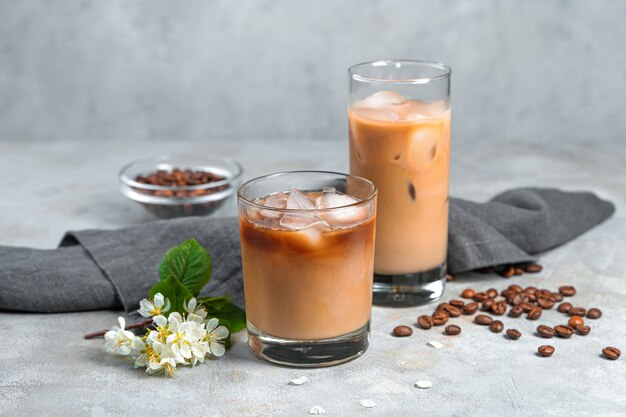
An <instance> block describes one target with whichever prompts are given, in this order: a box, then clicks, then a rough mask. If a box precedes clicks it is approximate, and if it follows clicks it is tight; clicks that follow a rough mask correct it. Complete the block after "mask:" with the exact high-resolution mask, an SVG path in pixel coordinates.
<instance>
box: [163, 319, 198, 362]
mask: <svg viewBox="0 0 626 417" xmlns="http://www.w3.org/2000/svg"><path fill="white" fill-rule="evenodd" d="M205 337H206V330H205V329H204V325H203V324H200V323H198V322H195V321H185V322H183V323H181V324H180V326H178V328H177V329H176V331H175V332H173V333H171V334H170V335H169V336H168V337H167V341H166V342H167V345H168V346H169V347H170V348H171V349H172V353H173V354H174V355H175V356H180V357H182V358H183V359H185V363H186V364H187V361H189V364H191V365H192V366H194V365H195V364H196V363H197V362H203V361H204V357H205V356H206V354H207V353H208V343H207V342H206V340H205Z"/></svg>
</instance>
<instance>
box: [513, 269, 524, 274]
mask: <svg viewBox="0 0 626 417" xmlns="http://www.w3.org/2000/svg"><path fill="white" fill-rule="evenodd" d="M524 272H525V271H524V270H523V269H522V268H515V272H514V274H515V275H524Z"/></svg>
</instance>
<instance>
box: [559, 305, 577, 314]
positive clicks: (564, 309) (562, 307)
mask: <svg viewBox="0 0 626 417" xmlns="http://www.w3.org/2000/svg"><path fill="white" fill-rule="evenodd" d="M572 307H573V305H572V303H561V304H559V306H558V307H557V308H556V309H557V311H558V312H560V313H566V314H567V312H568V311H570V309H571V308H572Z"/></svg>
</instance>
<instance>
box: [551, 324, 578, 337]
mask: <svg viewBox="0 0 626 417" xmlns="http://www.w3.org/2000/svg"><path fill="white" fill-rule="evenodd" d="M554 331H555V332H556V334H557V336H559V337H563V338H566V339H567V338H569V337H572V335H573V334H574V329H572V328H571V327H569V326H561V325H559V326H555V327H554Z"/></svg>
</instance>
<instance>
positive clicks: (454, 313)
mask: <svg viewBox="0 0 626 417" xmlns="http://www.w3.org/2000/svg"><path fill="white" fill-rule="evenodd" d="M442 310H444V311H445V312H447V313H448V315H449V316H450V317H459V316H460V315H461V309H460V308H458V307H455V306H453V305H450V304H446V305H445V306H444V307H442Z"/></svg>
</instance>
